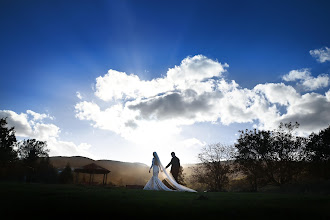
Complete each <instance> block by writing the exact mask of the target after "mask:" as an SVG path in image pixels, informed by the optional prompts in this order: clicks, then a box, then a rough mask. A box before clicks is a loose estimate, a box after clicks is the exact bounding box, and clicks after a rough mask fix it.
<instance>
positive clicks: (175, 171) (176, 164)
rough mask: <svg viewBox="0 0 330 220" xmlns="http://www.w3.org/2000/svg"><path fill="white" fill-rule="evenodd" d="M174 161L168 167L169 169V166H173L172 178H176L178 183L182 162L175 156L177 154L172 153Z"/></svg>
mask: <svg viewBox="0 0 330 220" xmlns="http://www.w3.org/2000/svg"><path fill="white" fill-rule="evenodd" d="M171 156H172V160H171V162H170V163H169V164H168V165H167V166H166V168H168V167H169V166H171V165H172V167H171V173H172V176H173V177H174V179H175V181H176V182H178V176H179V170H180V160H179V158H177V157H176V156H175V153H174V152H172V153H171Z"/></svg>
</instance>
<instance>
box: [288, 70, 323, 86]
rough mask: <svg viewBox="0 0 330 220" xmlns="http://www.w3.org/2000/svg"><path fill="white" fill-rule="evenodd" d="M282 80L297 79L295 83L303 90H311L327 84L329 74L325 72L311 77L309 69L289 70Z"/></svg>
mask: <svg viewBox="0 0 330 220" xmlns="http://www.w3.org/2000/svg"><path fill="white" fill-rule="evenodd" d="M282 79H283V80H284V81H287V82H288V81H298V83H297V85H299V86H301V87H302V88H303V89H304V90H305V91H313V90H317V89H320V88H324V87H327V86H328V85H329V76H328V75H327V74H322V75H318V76H317V77H313V76H312V75H311V71H310V69H307V68H305V69H300V70H291V71H290V72H289V73H288V74H286V75H284V76H283V77H282Z"/></svg>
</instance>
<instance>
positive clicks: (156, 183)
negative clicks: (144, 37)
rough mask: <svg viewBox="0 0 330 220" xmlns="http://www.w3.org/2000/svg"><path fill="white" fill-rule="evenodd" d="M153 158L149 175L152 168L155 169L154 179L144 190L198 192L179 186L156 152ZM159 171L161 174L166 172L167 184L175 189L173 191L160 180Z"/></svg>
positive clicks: (153, 172)
mask: <svg viewBox="0 0 330 220" xmlns="http://www.w3.org/2000/svg"><path fill="white" fill-rule="evenodd" d="M153 156H154V157H153V158H152V164H151V167H150V169H149V173H150V170H151V168H153V171H152V174H153V175H152V177H151V179H150V180H149V181H148V182H147V184H146V185H145V186H144V188H143V189H144V190H164V191H186V192H196V191H195V190H193V189H190V188H188V187H185V186H182V185H180V184H178V183H177V182H176V181H175V179H174V178H173V177H172V175H171V174H168V173H167V171H166V170H165V169H164V167H163V165H162V163H161V162H160V160H159V157H158V155H157V153H156V152H153ZM159 170H160V171H161V172H164V174H165V176H166V178H167V182H168V183H169V184H170V185H171V186H172V187H173V188H174V189H175V190H172V189H170V188H168V187H167V186H166V185H165V184H164V183H163V182H162V181H161V180H160V179H159V178H158V174H159Z"/></svg>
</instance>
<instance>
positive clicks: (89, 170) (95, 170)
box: [74, 163, 110, 174]
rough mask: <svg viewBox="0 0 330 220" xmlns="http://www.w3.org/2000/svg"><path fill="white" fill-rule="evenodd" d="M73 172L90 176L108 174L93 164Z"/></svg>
mask: <svg viewBox="0 0 330 220" xmlns="http://www.w3.org/2000/svg"><path fill="white" fill-rule="evenodd" d="M74 172H77V173H90V174H107V173H110V170H107V169H105V168H103V167H101V166H99V165H96V164H95V163H91V164H87V165H85V166H82V167H79V168H76V169H74Z"/></svg>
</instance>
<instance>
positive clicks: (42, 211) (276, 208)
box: [0, 183, 330, 219]
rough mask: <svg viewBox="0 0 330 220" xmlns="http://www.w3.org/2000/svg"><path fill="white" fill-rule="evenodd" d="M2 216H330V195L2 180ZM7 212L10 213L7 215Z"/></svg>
mask: <svg viewBox="0 0 330 220" xmlns="http://www.w3.org/2000/svg"><path fill="white" fill-rule="evenodd" d="M0 196H1V204H0V211H1V212H0V213H1V214H0V215H1V216H0V219H12V218H14V216H17V215H20V216H22V215H24V216H25V217H32V218H33V217H41V218H43V219H48V218H49V217H50V218H52V217H57V218H58V217H61V218H65V219H66V218H67V217H73V219H78V218H82V217H84V219H86V218H87V217H89V218H95V219H96V218H99V217H100V216H102V218H107V219H109V218H111V219H113V218H115V216H117V218H118V217H120V218H121V217H136V218H143V217H152V218H155V217H157V218H161V217H164V218H167V217H170V216H172V217H173V216H174V217H176V219H185V218H188V217H194V218H203V219H205V218H206V219H209V218H211V217H216V218H217V219H229V218H231V219H243V218H244V219H279V218H282V219H283V218H284V219H298V218H300V219H306V218H310V219H330V195H324V194H280V193H217V192H207V193H187V192H163V191H144V190H138V189H125V188H109V187H99V186H79V185H48V184H20V183H0ZM3 216H5V218H2V217H3Z"/></svg>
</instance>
